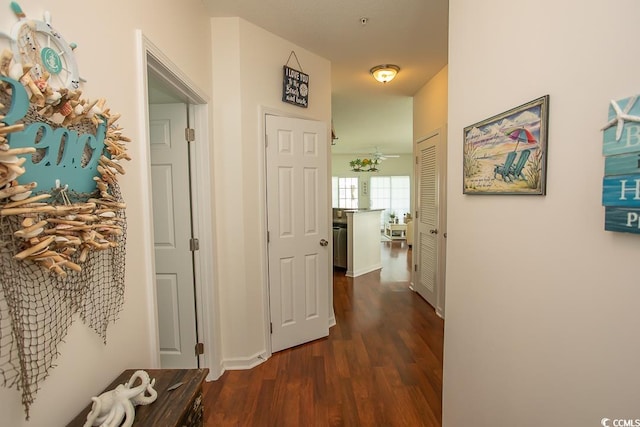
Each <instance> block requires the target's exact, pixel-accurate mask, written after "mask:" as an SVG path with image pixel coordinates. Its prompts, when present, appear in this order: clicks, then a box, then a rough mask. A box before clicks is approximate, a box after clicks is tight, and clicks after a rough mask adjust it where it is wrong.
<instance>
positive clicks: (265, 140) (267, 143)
mask: <svg viewBox="0 0 640 427" xmlns="http://www.w3.org/2000/svg"><path fill="white" fill-rule="evenodd" d="M264 146H265V147H268V146H269V135H267V134H265V135H264Z"/></svg>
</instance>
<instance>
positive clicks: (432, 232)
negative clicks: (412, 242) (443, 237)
mask: <svg viewBox="0 0 640 427" xmlns="http://www.w3.org/2000/svg"><path fill="white" fill-rule="evenodd" d="M429 233H431V234H438V230H437V229H435V228H432V229H431V230H429Z"/></svg>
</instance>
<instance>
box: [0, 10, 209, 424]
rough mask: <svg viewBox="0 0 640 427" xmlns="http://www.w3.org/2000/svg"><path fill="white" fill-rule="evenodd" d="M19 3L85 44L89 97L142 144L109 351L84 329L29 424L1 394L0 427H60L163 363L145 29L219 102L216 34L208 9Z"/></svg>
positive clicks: (78, 328) (72, 340) (0, 18)
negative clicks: (143, 74)
mask: <svg viewBox="0 0 640 427" xmlns="http://www.w3.org/2000/svg"><path fill="white" fill-rule="evenodd" d="M19 3H20V5H21V7H22V9H23V11H24V12H25V13H26V14H27V16H28V17H30V18H37V19H41V18H42V15H43V13H44V11H45V10H48V11H50V12H51V16H52V24H53V26H54V27H55V28H56V29H57V30H58V31H59V32H60V33H61V34H62V35H63V36H64V37H65V39H67V41H70V42H71V41H74V42H76V43H77V44H78V48H77V49H76V51H75V52H76V58H77V61H78V65H79V69H80V75H81V76H82V77H84V78H85V79H87V83H86V84H84V86H83V88H82V89H83V97H85V98H89V99H96V98H99V97H104V98H106V100H107V106H109V107H110V108H111V110H112V111H115V112H119V113H121V114H122V118H121V119H120V120H119V124H120V125H121V126H122V127H123V128H124V133H125V134H126V135H128V136H130V137H131V138H132V139H133V142H132V143H131V144H129V152H130V154H131V157H132V159H133V160H132V161H130V162H128V163H126V165H125V168H126V170H127V174H126V175H125V176H123V177H122V178H121V179H120V183H121V188H122V191H123V193H124V198H125V201H126V202H127V219H128V227H127V232H128V238H127V258H126V263H127V266H126V284H125V287H126V291H125V304H124V309H123V311H122V312H121V313H120V316H119V320H118V321H117V322H116V323H115V324H113V325H111V326H110V327H109V329H108V330H107V345H106V346H105V345H103V344H102V342H101V340H100V339H99V337H97V336H96V334H94V333H93V332H92V331H91V330H89V328H88V327H86V326H85V325H84V324H82V322H80V321H79V320H77V321H76V322H75V324H74V325H73V327H72V328H71V330H70V331H69V334H68V335H67V337H66V338H65V342H64V343H62V344H61V345H60V346H59V348H58V350H59V353H60V355H59V357H58V358H57V359H56V365H57V366H56V367H55V368H54V369H52V370H51V371H50V376H49V377H48V378H47V379H46V380H45V381H44V382H43V383H42V384H41V386H42V387H41V390H40V391H39V392H38V393H37V394H36V400H35V403H34V404H33V406H32V407H31V421H29V422H25V421H24V413H23V411H22V405H21V403H20V402H21V399H20V393H19V392H18V391H16V390H14V389H6V388H2V387H0V414H2V415H1V421H0V424H2V425H6V426H12V427H13V426H29V427H37V426H60V425H65V424H66V423H67V422H68V421H70V420H71V419H72V418H73V417H74V416H75V415H76V413H77V412H79V411H80V410H81V409H82V408H83V407H84V406H86V405H87V404H89V403H90V398H91V396H93V395H95V394H97V393H99V392H100V391H101V390H102V389H103V388H104V387H105V386H106V385H107V384H109V383H110V382H111V381H112V379H113V378H114V377H116V376H117V375H118V374H119V373H120V372H121V371H122V370H124V369H126V368H132V367H152V365H153V363H154V361H155V360H156V349H154V348H151V346H150V340H149V337H151V336H153V335H154V334H155V329H154V326H152V325H151V324H150V321H149V318H150V317H152V316H151V314H150V312H149V302H148V300H147V298H146V295H147V292H148V291H149V286H151V284H152V283H153V277H149V276H148V275H147V274H146V273H145V270H144V269H143V268H142V266H143V264H144V261H143V260H142V259H141V255H140V254H142V253H144V252H145V250H144V248H145V246H148V245H150V244H151V243H150V242H149V241H148V239H147V238H146V237H145V234H144V233H143V230H144V229H145V227H147V225H146V223H147V218H145V217H144V216H143V215H142V203H144V200H146V191H147V189H146V188H142V187H141V186H140V181H141V177H142V176H143V174H146V166H145V165H144V164H142V163H141V158H142V152H143V151H144V150H145V144H146V141H145V140H144V136H145V134H144V132H145V130H144V127H143V125H142V123H144V117H141V116H140V113H139V106H140V105H142V100H141V99H139V97H138V93H139V90H140V88H139V81H140V80H139V73H138V63H137V61H136V48H135V42H136V38H135V30H136V29H142V30H143V32H144V34H145V35H146V36H147V37H148V38H149V39H150V40H151V41H152V42H153V43H154V44H155V45H156V46H157V47H158V48H159V49H160V50H162V51H163V52H164V53H165V54H166V56H167V57H169V58H170V59H171V61H172V62H174V63H176V64H179V66H180V68H181V70H182V71H183V72H184V73H185V74H186V75H187V76H188V77H189V78H190V79H191V80H192V81H193V82H195V83H196V84H197V85H198V86H199V87H200V88H201V89H203V90H205V91H206V92H207V93H210V88H211V83H210V76H211V72H210V68H211V67H210V63H211V61H210V58H211V55H210V37H209V34H210V26H209V19H208V18H207V17H206V11H205V10H204V8H203V6H202V4H201V3H199V2H191V3H190V5H189V7H185V6H184V5H183V4H182V3H178V2H172V1H168V0H162V1H151V0H140V1H136V2H130V1H127V0H113V1H111V2H109V3H108V4H106V3H97V2H77V1H72V0H60V1H56V2H42V1H35V0H21V1H20V2H19ZM45 8H46V9H45ZM0 10H1V12H0V31H3V32H9V30H10V29H11V27H12V26H13V25H14V23H15V22H17V19H16V18H15V16H14V15H13V13H11V10H10V8H9V1H3V2H1V4H0ZM176 28H179V29H180V31H176V30H175V29H176ZM7 45H8V44H7V40H5V39H0V47H5V46H7Z"/></svg>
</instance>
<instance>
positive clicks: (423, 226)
mask: <svg viewBox="0 0 640 427" xmlns="http://www.w3.org/2000/svg"><path fill="white" fill-rule="evenodd" d="M443 151H444V150H443V147H442V144H441V136H440V133H436V134H434V135H432V136H430V137H429V138H427V139H425V140H424V141H422V142H420V143H418V162H417V171H416V172H417V173H416V176H417V177H418V185H417V186H416V187H417V188H416V192H417V197H416V200H417V205H418V206H417V215H416V217H417V218H416V219H415V223H417V227H416V228H417V230H416V239H415V242H414V248H416V249H417V271H416V277H415V280H414V284H415V289H416V291H417V292H418V293H419V294H420V295H421V296H422V297H423V298H424V299H425V300H427V302H429V304H431V305H432V306H433V307H434V308H436V309H437V308H438V300H439V294H440V292H441V289H440V288H441V285H442V275H441V274H440V273H441V272H440V269H439V268H438V266H439V258H440V257H441V256H444V254H443V251H442V250H441V245H440V241H441V240H443V239H444V235H445V231H444V230H443V227H442V223H441V221H440V212H441V210H440V207H441V206H440V205H441V196H443V194H442V191H443V189H442V188H441V187H442V184H443V175H442V155H443Z"/></svg>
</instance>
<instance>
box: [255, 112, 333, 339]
mask: <svg viewBox="0 0 640 427" xmlns="http://www.w3.org/2000/svg"><path fill="white" fill-rule="evenodd" d="M266 133H267V165H266V171H267V222H268V230H269V302H270V311H271V313H270V314H271V324H272V335H271V351H272V352H276V351H280V350H283V349H285V348H289V347H293V346H296V345H298V344H302V343H305V342H309V341H312V340H315V339H318V338H322V337H326V336H327V335H329V319H328V306H329V302H328V295H329V286H331V282H330V278H329V268H330V267H329V253H330V251H331V245H329V236H330V233H329V231H330V227H329V223H328V220H329V217H328V212H329V206H328V202H329V201H328V192H327V191H328V184H329V183H328V180H327V170H328V162H327V155H328V154H327V146H328V145H327V144H328V138H327V125H326V124H325V123H321V122H315V121H310V120H300V119H291V118H286V117H277V116H270V115H268V116H266Z"/></svg>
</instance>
